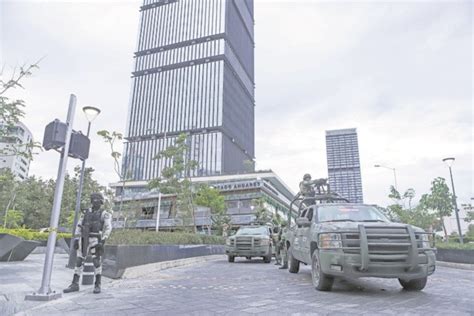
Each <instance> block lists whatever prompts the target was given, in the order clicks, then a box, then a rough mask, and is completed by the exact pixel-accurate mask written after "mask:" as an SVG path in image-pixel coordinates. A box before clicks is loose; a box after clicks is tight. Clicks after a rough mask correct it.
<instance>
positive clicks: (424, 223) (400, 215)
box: [386, 186, 437, 231]
mask: <svg viewBox="0 0 474 316" xmlns="http://www.w3.org/2000/svg"><path fill="white" fill-rule="evenodd" d="M414 197H415V190H413V189H411V188H410V189H408V190H406V191H405V193H404V194H403V195H401V194H400V192H398V191H397V190H396V189H395V187H394V186H390V194H389V198H391V199H392V200H393V201H394V202H395V203H394V204H392V205H389V206H388V207H387V209H386V210H387V212H386V213H387V215H388V217H390V218H391V219H392V220H396V221H400V222H402V223H406V224H410V225H414V226H417V227H421V228H423V229H426V230H428V231H433V227H434V226H435V225H436V224H437V220H436V215H435V214H434V213H433V212H432V211H430V210H429V209H426V208H425V207H424V206H423V205H422V204H421V203H420V204H419V205H418V206H416V207H415V208H413V207H412V200H413V199H414ZM406 200H408V208H406V203H405V201H406Z"/></svg>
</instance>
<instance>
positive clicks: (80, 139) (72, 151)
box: [69, 131, 91, 160]
mask: <svg viewBox="0 0 474 316" xmlns="http://www.w3.org/2000/svg"><path fill="white" fill-rule="evenodd" d="M90 145H91V141H90V139H89V138H88V137H87V136H86V135H84V134H82V133H81V132H75V131H73V132H72V135H71V145H70V146H71V147H69V157H71V158H76V159H81V160H86V159H87V158H89V148H90Z"/></svg>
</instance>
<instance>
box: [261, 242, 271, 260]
mask: <svg viewBox="0 0 474 316" xmlns="http://www.w3.org/2000/svg"><path fill="white" fill-rule="evenodd" d="M263 262H265V263H270V262H272V246H270V248H268V255H266V256H265V257H263Z"/></svg>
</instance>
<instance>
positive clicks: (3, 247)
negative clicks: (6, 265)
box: [0, 234, 40, 261]
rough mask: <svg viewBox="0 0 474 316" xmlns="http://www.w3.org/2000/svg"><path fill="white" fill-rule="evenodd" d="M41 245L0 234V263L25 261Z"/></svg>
mask: <svg viewBox="0 0 474 316" xmlns="http://www.w3.org/2000/svg"><path fill="white" fill-rule="evenodd" d="M39 244H40V243H39V242H37V241H33V240H24V239H23V238H20V237H16V236H13V235H9V234H0V261H23V260H24V259H25V258H26V257H28V255H29V254H30V253H31V252H32V251H33V250H34V249H35V248H36V247H37V246H38V245H39Z"/></svg>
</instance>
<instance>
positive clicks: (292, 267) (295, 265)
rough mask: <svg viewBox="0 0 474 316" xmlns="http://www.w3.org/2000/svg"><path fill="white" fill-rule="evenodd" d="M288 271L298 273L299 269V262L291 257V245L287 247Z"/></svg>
mask: <svg viewBox="0 0 474 316" xmlns="http://www.w3.org/2000/svg"><path fill="white" fill-rule="evenodd" d="M288 265H289V266H288V271H290V273H298V271H300V262H299V261H298V260H296V259H295V257H293V254H292V249H291V246H290V248H288Z"/></svg>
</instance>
